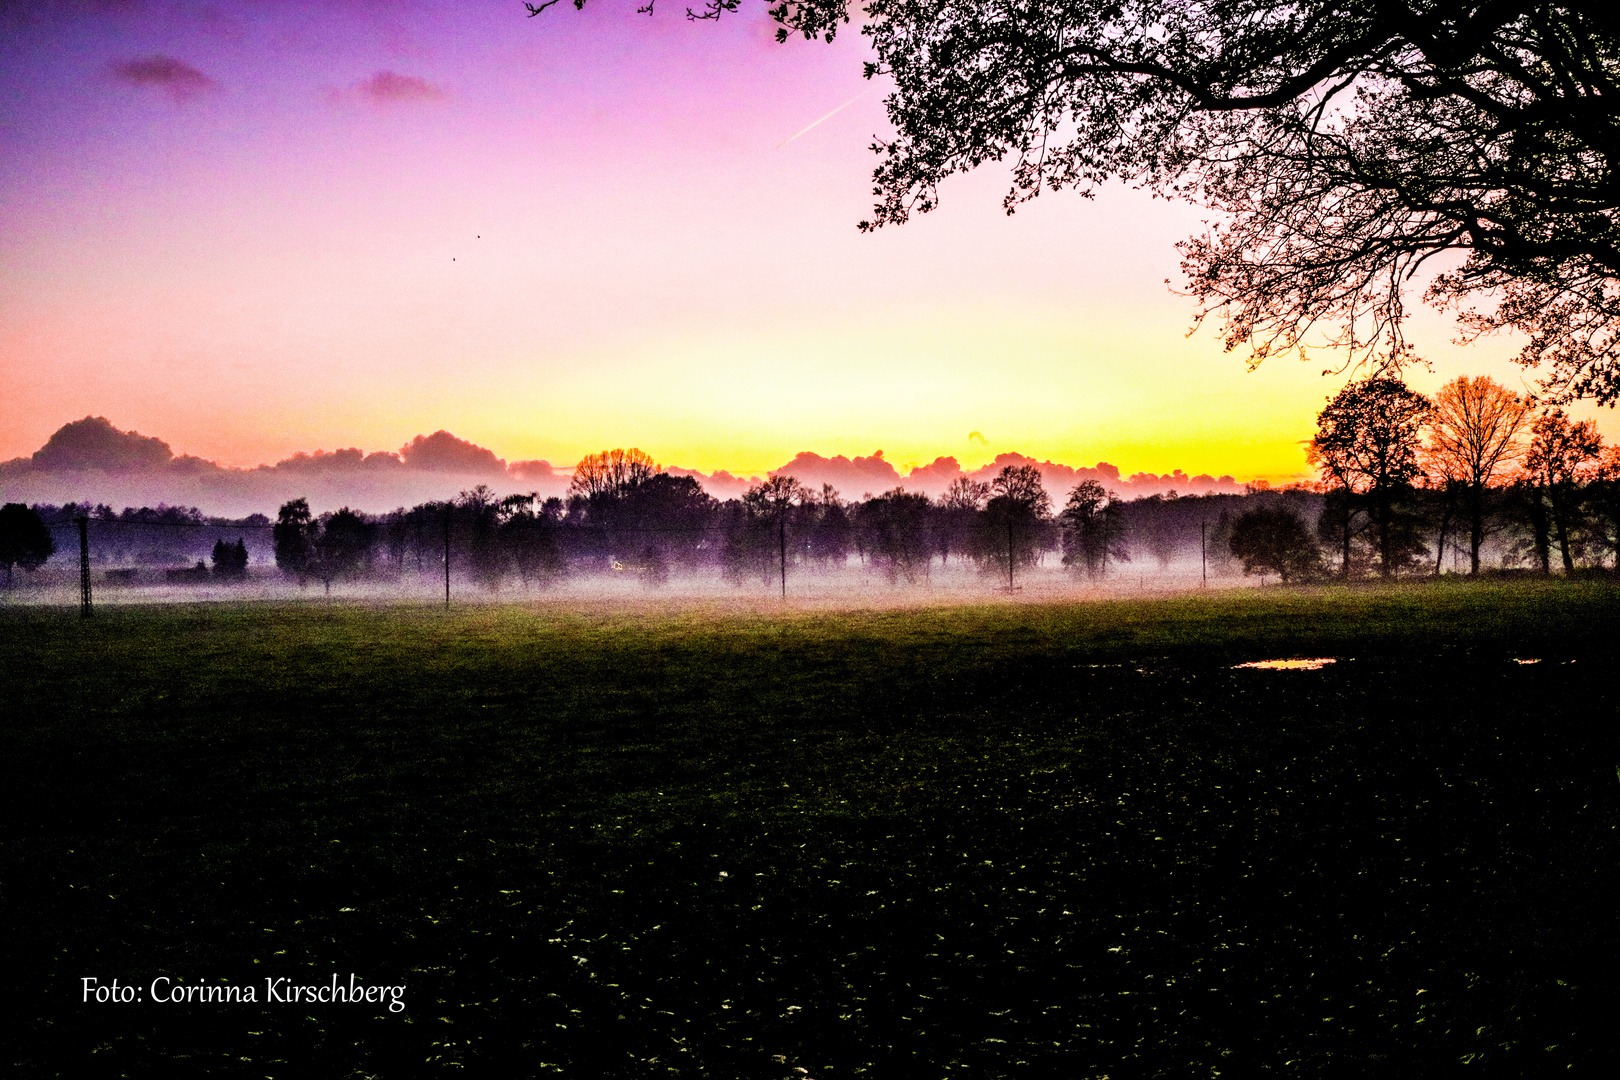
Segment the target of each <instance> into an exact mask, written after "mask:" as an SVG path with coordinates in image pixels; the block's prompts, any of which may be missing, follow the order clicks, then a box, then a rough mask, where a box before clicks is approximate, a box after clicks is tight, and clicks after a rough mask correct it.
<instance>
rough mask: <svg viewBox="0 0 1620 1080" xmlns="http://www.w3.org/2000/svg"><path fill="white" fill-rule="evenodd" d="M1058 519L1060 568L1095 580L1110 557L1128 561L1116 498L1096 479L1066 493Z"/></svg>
mask: <svg viewBox="0 0 1620 1080" xmlns="http://www.w3.org/2000/svg"><path fill="white" fill-rule="evenodd" d="M1058 520H1059V521H1060V522H1062V524H1063V526H1064V533H1063V565H1065V566H1071V567H1073V568H1074V569H1076V570H1083V571H1084V572H1085V574H1086V576H1087V577H1089V578H1092V579H1096V578H1099V577H1101V576H1102V575H1103V574H1105V573H1107V572H1108V559H1109V557H1110V556H1112V557H1113V558H1116V559H1118V560H1120V561H1121V562H1130V561H1131V557H1130V554H1129V553H1128V552H1127V551H1126V550H1125V545H1124V543H1123V542H1122V541H1123V532H1124V530H1123V527H1122V523H1121V522H1120V519H1119V498H1118V497H1117V496H1116V495H1115V494H1114V493H1113V492H1112V491H1108V490H1106V489H1105V488H1104V487H1103V486H1102V485H1101V484H1100V483H1098V482H1097V481H1096V480H1082V481H1080V483H1078V484H1076V485H1075V486H1074V490H1073V491H1070V492H1069V498H1068V501H1067V502H1066V503H1065V504H1064V506H1063V513H1061V514H1059V515H1058Z"/></svg>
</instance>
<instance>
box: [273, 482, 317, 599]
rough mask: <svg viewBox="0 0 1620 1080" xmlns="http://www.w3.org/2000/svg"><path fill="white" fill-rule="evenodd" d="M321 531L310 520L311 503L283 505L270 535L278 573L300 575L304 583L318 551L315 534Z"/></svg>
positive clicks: (303, 501)
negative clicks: (272, 540)
mask: <svg viewBox="0 0 1620 1080" xmlns="http://www.w3.org/2000/svg"><path fill="white" fill-rule="evenodd" d="M319 528H320V527H319V526H318V525H316V524H315V522H314V520H313V519H312V518H311V517H310V513H309V500H308V499H293V500H291V501H289V502H285V503H282V504H281V509H280V510H279V511H277V513H276V524H275V527H274V528H273V529H271V531H270V535H271V537H272V538H273V539H274V541H275V545H276V569H278V570H280V571H281V572H282V573H284V574H296V575H298V578H299V581H300V583H302V581H303V578H304V575H305V574H307V573H308V572H309V569H310V565H309V563H310V557H311V556H312V555H313V554H314V550H315V546H314V535H313V534H314V533H315V532H316V531H317V530H318V529H319Z"/></svg>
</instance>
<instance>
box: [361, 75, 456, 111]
mask: <svg viewBox="0 0 1620 1080" xmlns="http://www.w3.org/2000/svg"><path fill="white" fill-rule="evenodd" d="M354 89H355V92H356V93H358V94H359V95H360V96H362V97H364V98H365V99H366V100H367V101H370V102H371V103H372V104H373V105H414V104H417V103H419V102H424V101H439V100H441V99H442V98H443V97H444V96H445V92H444V90H443V89H441V88H440V87H437V86H434V85H433V84H432V83H430V82H428V81H427V80H426V79H423V78H420V77H418V76H416V75H401V74H399V73H398V72H397V71H379V72H377V74H375V75H373V76H372V77H371V78H369V79H365V80H363V81H361V82H358V83H355V84H354Z"/></svg>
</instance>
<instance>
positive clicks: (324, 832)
mask: <svg viewBox="0 0 1620 1080" xmlns="http://www.w3.org/2000/svg"><path fill="white" fill-rule="evenodd" d="M1617 601H1620V589H1617V588H1616V586H1615V585H1614V584H1613V583H1612V582H1610V581H1602V580H1589V581H1555V582H1545V581H1542V582H1537V581H1526V582H1505V583H1430V584H1410V585H1396V586H1389V587H1366V588H1338V589H1333V588H1321V589H1315V588H1313V589H1263V590H1254V589H1249V590H1233V591H1229V592H1222V593H1211V594H1189V595H1181V596H1169V597H1158V598H1148V599H1128V598H1120V599H1113V600H1098V601H1094V602H1088V603H1034V602H1006V603H999V604H982V605H974V606H943V607H942V606H931V607H904V606H898V607H889V608H885V609H881V610H879V609H859V610H851V609H837V610H835V609H826V608H822V609H811V608H807V607H791V606H788V607H783V606H781V605H776V606H772V605H770V604H768V603H765V602H763V601H761V602H756V603H754V604H753V606H751V607H747V608H740V609H739V608H732V607H727V606H725V605H722V604H719V603H674V602H668V603H660V602H655V601H647V602H642V603H637V604H629V603H625V604H618V605H612V606H607V607H604V608H602V609H598V610H589V609H586V608H583V607H581V606H579V605H577V604H564V603H561V602H556V603H531V604H522V605H516V604H514V605H508V606H497V605H485V606H481V607H469V608H466V609H457V610H452V611H449V612H445V611H443V610H440V609H437V608H435V607H432V606H428V605H402V604H375V605H365V604H355V603H326V602H323V601H319V600H311V601H306V602H276V603H268V602H267V603H257V604H253V603H249V604H236V605H229V604H206V603H194V604H175V605H152V606H140V605H128V606H120V607H112V608H104V609H102V610H99V611H98V612H97V614H96V616H95V617H94V618H93V619H90V620H87V621H83V622H81V621H80V620H79V619H78V618H77V613H76V612H75V611H74V610H72V609H67V608H48V607H18V606H13V607H8V608H0V670H3V672H4V679H3V687H4V706H3V711H4V716H5V722H4V732H3V737H4V744H3V750H4V762H5V764H4V770H5V783H4V785H3V786H4V791H5V794H4V798H5V800H6V821H7V823H8V828H7V830H6V834H5V837H4V841H3V863H0V867H3V880H4V889H5V904H6V908H7V919H6V923H7V928H8V933H7V935H6V941H5V946H4V949H5V952H4V954H3V958H4V962H5V968H6V970H7V972H8V980H7V981H8V984H9V985H8V988H7V992H8V997H9V1002H8V1005H7V1009H8V1015H7V1020H6V1023H5V1025H4V1027H5V1029H6V1033H5V1035H4V1039H5V1041H6V1043H7V1046H6V1050H5V1055H6V1056H5V1059H4V1060H5V1061H6V1062H7V1064H8V1066H9V1071H10V1072H11V1073H13V1074H14V1075H19V1076H46V1075H61V1074H71V1075H75V1076H84V1075H109V1076H111V1075H143V1074H160V1075H164V1076H189V1075H198V1076H202V1075H207V1076H244V1077H246V1076H253V1077H261V1076H276V1077H280V1076H288V1077H297V1076H323V1077H341V1076H355V1077H361V1076H378V1077H394V1076H415V1075H424V1074H438V1073H440V1072H443V1073H449V1072H452V1071H456V1072H460V1073H462V1074H463V1075H501V1076H531V1075H553V1074H556V1075H568V1076H578V1077H586V1076H589V1077H653V1076H677V1077H714V1078H720V1080H731V1078H743V1077H748V1078H752V1077H771V1078H775V1077H803V1076H810V1077H814V1078H818V1080H825V1078H837V1077H856V1076H867V1077H883V1078H889V1077H903V1078H910V1077H918V1078H922V1077H927V1078H939V1077H948V1076H958V1075H960V1076H964V1077H1004V1076H1005V1077H1012V1076H1031V1077H1044V1076H1064V1077H1075V1078H1101V1077H1105V1076H1106V1077H1112V1078H1115V1080H1118V1078H1122V1077H1138V1076H1143V1077H1147V1076H1152V1077H1211V1076H1221V1075H1227V1076H1234V1077H1236V1076H1253V1075H1277V1076H1321V1075H1328V1074H1332V1075H1378V1076H1413V1077H1417V1076H1424V1077H1428V1076H1441V1075H1449V1074H1451V1073H1454V1072H1455V1073H1458V1074H1461V1075H1480V1076H1485V1075H1489V1076H1526V1075H1539V1074H1542V1073H1550V1072H1554V1071H1557V1072H1567V1071H1568V1070H1572V1069H1573V1070H1576V1071H1577V1072H1600V1069H1601V1068H1602V1067H1604V1066H1607V1070H1608V1072H1609V1073H1612V1072H1613V1070H1614V1068H1615V1066H1616V1064H1617V1062H1616V1061H1615V1058H1616V1057H1617V1053H1616V1050H1615V1043H1614V1040H1613V1039H1612V1037H1611V1034H1610V1033H1611V1032H1612V1029H1613V1017H1612V1001H1613V1000H1614V994H1615V990H1616V986H1615V983H1616V981H1617V980H1616V978H1615V973H1614V957H1615V955H1616V949H1617V946H1620V926H1617V920H1616V914H1615V899H1614V898H1615V897H1616V896H1617V895H1620V777H1617V772H1616V765H1617V761H1620V749H1617V746H1616V720H1617V710H1616V704H1617V697H1616V692H1615V679H1614V672H1615V670H1616V660H1617V655H1616V654H1617V649H1616V641H1617V636H1616V632H1617V630H1620V602H1617ZM1289 657H1331V658H1334V659H1335V660H1336V662H1335V663H1333V664H1330V665H1327V666H1324V667H1322V668H1320V669H1319V670H1264V669H1253V668H1240V667H1236V666H1234V665H1237V664H1241V663H1245V662H1250V661H1258V660H1267V659H1274V658H1289ZM1529 661H1534V662H1529ZM334 973H336V974H338V975H339V976H340V977H342V978H343V979H345V980H346V979H347V977H348V975H349V974H350V973H354V974H357V975H358V976H359V977H360V978H362V979H363V980H365V981H366V982H367V983H368V984H381V985H402V986H404V987H406V990H405V992H404V1001H405V1005H406V1007H405V1008H404V1010H403V1011H401V1012H397V1013H394V1012H389V1011H388V1010H387V1009H385V1008H383V1007H381V1006H379V1005H375V1004H373V1005H354V1004H317V1005H310V1004H300V1003H281V1002H266V1001H265V1000H264V997H265V991H264V987H265V980H266V979H278V978H289V979H290V980H291V981H292V982H293V983H295V984H306V983H322V984H324V983H326V982H327V981H328V980H329V979H330V977H331V976H332V974H334ZM86 977H94V978H97V979H99V980H100V983H101V984H103V985H105V984H108V983H110V981H111V980H113V979H115V978H116V979H118V980H119V982H120V984H121V985H122V984H129V985H132V986H135V987H139V988H141V989H142V990H143V991H144V990H148V989H149V988H150V987H151V985H152V983H153V980H154V979H159V978H163V979H168V980H172V982H171V983H166V984H164V985H170V986H173V985H191V986H199V985H215V986H217V985H224V984H234V985H238V986H242V985H250V984H251V985H256V986H257V987H258V996H259V998H260V1001H259V1003H257V1004H243V1003H203V1002H195V1001H193V1002H185V1003H162V1004H158V1003H153V1002H151V1001H149V1000H142V1001H137V1002H130V1003H127V1004H114V1003H99V1004H98V1003H96V1002H85V1001H83V1000H82V997H83V993H82V986H83V984H82V982H81V980H82V979H84V978H86ZM1600 1074H1601V1073H1600Z"/></svg>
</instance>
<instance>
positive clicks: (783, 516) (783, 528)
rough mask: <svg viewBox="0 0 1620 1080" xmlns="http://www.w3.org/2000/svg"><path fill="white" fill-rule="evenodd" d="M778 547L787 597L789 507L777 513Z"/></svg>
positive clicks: (783, 593)
mask: <svg viewBox="0 0 1620 1080" xmlns="http://www.w3.org/2000/svg"><path fill="white" fill-rule="evenodd" d="M776 547H777V553H778V554H779V555H780V556H781V559H782V599H783V600H786V599H787V508H786V507H783V509H782V512H781V513H780V514H777V515H776Z"/></svg>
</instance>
